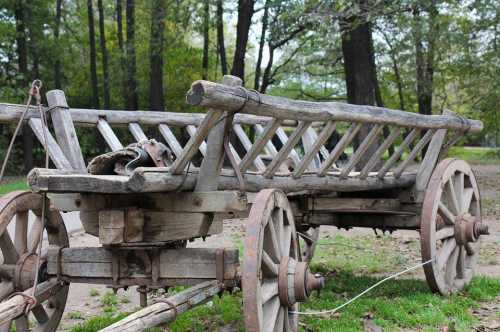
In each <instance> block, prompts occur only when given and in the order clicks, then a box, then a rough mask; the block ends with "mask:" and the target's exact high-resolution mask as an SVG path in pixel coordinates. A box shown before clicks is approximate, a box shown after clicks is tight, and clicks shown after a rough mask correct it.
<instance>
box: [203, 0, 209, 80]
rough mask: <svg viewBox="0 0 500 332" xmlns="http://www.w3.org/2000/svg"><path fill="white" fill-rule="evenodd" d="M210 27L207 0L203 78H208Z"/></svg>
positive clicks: (205, 6)
mask: <svg viewBox="0 0 500 332" xmlns="http://www.w3.org/2000/svg"><path fill="white" fill-rule="evenodd" d="M209 29H210V3H209V0H205V1H204V3H203V60H202V78H203V79H204V80H208V45H209V35H208V33H209Z"/></svg>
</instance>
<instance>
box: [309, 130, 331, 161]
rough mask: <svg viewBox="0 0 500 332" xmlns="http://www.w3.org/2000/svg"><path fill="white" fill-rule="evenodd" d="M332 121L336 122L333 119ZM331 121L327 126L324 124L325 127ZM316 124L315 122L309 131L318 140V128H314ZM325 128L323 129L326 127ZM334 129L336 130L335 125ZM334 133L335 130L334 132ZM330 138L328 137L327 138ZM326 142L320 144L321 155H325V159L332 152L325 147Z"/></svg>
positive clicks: (314, 139)
mask: <svg viewBox="0 0 500 332" xmlns="http://www.w3.org/2000/svg"><path fill="white" fill-rule="evenodd" d="M331 122H332V123H335V122H333V121H331ZM329 123H330V121H328V122H327V123H326V124H325V126H323V127H324V128H325V127H326V126H327V125H328V124H329ZM314 125H315V123H313V125H312V126H311V128H308V129H307V131H308V132H309V134H310V135H311V137H312V138H313V141H315V142H316V140H317V139H318V138H319V137H318V134H317V133H316V130H314V129H313V128H312V127H313V126H314ZM324 128H323V129H324ZM334 130H335V127H334ZM332 134H333V132H332ZM327 139H328V138H327ZM325 143H326V141H325V142H324V143H323V145H321V146H320V148H319V153H320V154H321V156H322V157H323V159H326V158H328V155H329V154H330V152H329V151H328V149H327V148H325V146H324V144H325Z"/></svg>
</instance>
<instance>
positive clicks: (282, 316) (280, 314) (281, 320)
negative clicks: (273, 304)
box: [274, 307, 288, 332]
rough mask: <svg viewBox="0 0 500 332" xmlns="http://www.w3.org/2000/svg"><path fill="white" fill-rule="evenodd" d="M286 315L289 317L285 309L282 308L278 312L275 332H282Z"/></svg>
mask: <svg viewBox="0 0 500 332" xmlns="http://www.w3.org/2000/svg"><path fill="white" fill-rule="evenodd" d="M285 315H288V312H287V309H286V308H284V307H281V308H280V310H279V312H278V318H277V319H276V324H275V325H274V331H276V332H278V331H280V332H282V331H283V327H284V325H283V324H284V323H285Z"/></svg>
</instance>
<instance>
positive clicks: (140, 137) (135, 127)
mask: <svg viewBox="0 0 500 332" xmlns="http://www.w3.org/2000/svg"><path fill="white" fill-rule="evenodd" d="M128 130H129V131H130V133H131V134H132V136H134V139H135V140H136V141H137V142H140V141H147V140H148V137H147V136H146V134H145V133H144V131H143V130H142V128H141V125H140V124H138V123H137V122H131V123H129V124H128Z"/></svg>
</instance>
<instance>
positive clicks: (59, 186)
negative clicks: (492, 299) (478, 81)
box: [0, 76, 487, 331]
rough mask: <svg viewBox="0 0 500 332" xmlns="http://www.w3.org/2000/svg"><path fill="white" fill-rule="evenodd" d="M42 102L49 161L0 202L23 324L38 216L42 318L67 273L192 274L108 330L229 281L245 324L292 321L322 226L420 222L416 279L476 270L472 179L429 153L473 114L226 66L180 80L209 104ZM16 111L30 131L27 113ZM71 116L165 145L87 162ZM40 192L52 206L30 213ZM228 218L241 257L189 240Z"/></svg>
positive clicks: (90, 276) (158, 283) (167, 282)
mask: <svg viewBox="0 0 500 332" xmlns="http://www.w3.org/2000/svg"><path fill="white" fill-rule="evenodd" d="M47 100H48V106H49V107H48V108H47V112H48V113H49V114H50V117H51V122H52V126H51V127H52V131H53V133H54V134H55V137H52V134H50V133H49V137H48V150H49V154H50V158H51V160H52V163H53V164H54V166H55V167H56V169H40V168H39V169H34V170H33V171H32V172H31V173H30V174H29V176H28V182H29V185H30V187H31V189H32V191H31V192H15V193H11V194H8V195H6V196H4V197H3V198H2V199H1V201H0V234H2V236H0V248H1V252H2V256H3V259H2V261H1V262H2V265H1V266H0V272H1V273H0V278H1V283H0V300H4V302H3V304H0V305H3V306H4V308H5V306H6V305H7V304H8V305H10V308H11V309H12V312H13V313H12V314H11V315H10V316H8V318H10V319H12V318H13V317H15V319H14V321H15V324H16V327H17V331H25V330H28V319H27V317H28V316H27V315H26V314H24V313H23V312H22V310H23V309H24V308H25V307H24V304H25V302H26V300H25V297H23V296H19V295H18V296H13V297H12V293H14V292H22V291H24V293H26V294H27V293H28V292H29V289H30V287H32V285H33V270H34V262H36V260H35V258H36V254H35V253H34V249H33V248H35V247H36V246H37V241H36V238H37V237H36V234H39V232H40V230H42V229H45V231H46V233H47V239H48V243H49V246H48V252H47V254H46V255H44V257H43V259H42V264H43V266H42V267H41V269H40V271H41V272H40V284H39V285H38V287H37V288H36V299H37V303H36V305H34V306H31V307H30V308H29V309H30V313H29V314H30V315H31V314H32V315H33V316H32V317H34V320H35V321H36V328H37V330H40V331H54V330H55V329H56V328H57V325H58V323H59V321H60V319H61V316H62V314H63V310H64V306H65V302H66V297H67V294H68V286H69V283H91V284H106V285H111V286H112V287H115V288H117V289H118V288H121V287H128V286H139V290H141V291H142V292H143V294H144V295H143V302H145V299H146V297H145V293H146V292H148V291H150V290H153V289H157V288H165V287H169V286H175V285H184V286H193V285H194V286H193V287H192V288H188V289H187V290H186V291H184V292H182V293H181V294H179V295H177V296H176V297H174V298H170V299H168V300H164V301H160V302H158V303H156V304H153V305H151V306H149V307H147V308H146V309H143V310H141V311H139V312H138V313H136V314H133V315H132V316H129V317H128V318H126V319H125V320H124V321H122V322H119V323H117V324H115V325H113V326H112V327H109V328H108V329H107V330H108V331H118V330H125V331H137V330H142V329H144V328H146V327H147V326H152V325H155V324H158V323H161V322H166V321H169V320H171V319H173V318H175V316H176V315H177V314H179V313H181V312H183V311H185V310H187V309H189V308H190V307H192V306H194V305H196V304H198V303H202V302H204V301H206V300H207V299H208V298H210V296H212V295H214V294H216V293H218V292H220V291H222V290H223V289H229V288H232V287H236V286H237V287H241V288H242V291H243V305H244V310H243V312H244V321H245V327H246V329H247V331H268V330H269V331H271V330H273V331H278V330H279V331H294V330H295V329H296V328H297V324H298V319H297V315H295V314H293V311H296V310H297V309H298V303H299V302H303V301H306V300H307V298H308V296H309V294H310V293H311V291H312V290H314V289H319V288H321V287H322V286H323V280H322V278H321V277H320V276H317V275H313V274H311V272H310V271H309V268H308V263H309V261H310V260H311V258H312V256H313V253H314V248H315V245H316V241H317V240H318V234H319V226H320V225H327V226H336V227H342V228H351V227H370V228H377V229H382V230H384V231H385V230H388V231H393V230H397V229H408V230H416V231H420V235H421V253H422V260H423V261H428V260H432V262H431V263H429V264H427V265H425V266H424V270H425V275H426V278H427V282H428V284H429V286H430V288H431V289H432V290H433V291H436V292H440V293H442V294H449V293H451V292H455V291H458V290H460V289H461V288H462V287H463V286H464V285H465V284H467V283H468V282H469V281H470V279H471V277H472V275H473V269H474V264H475V260H476V258H477V255H478V252H479V250H478V246H479V241H478V238H479V236H480V235H481V234H486V233H487V228H486V227H485V226H484V225H482V223H481V208H480V197H479V189H478V186H477V183H476V180H475V177H474V174H473V172H472V170H471V168H470V166H469V165H467V163H466V162H464V161H461V160H457V159H443V160H441V159H442V158H443V157H444V156H445V155H446V151H447V148H448V147H449V146H450V145H452V144H453V143H454V142H455V141H456V140H457V139H458V138H460V137H461V136H463V135H464V134H466V133H468V132H470V133H476V132H479V131H480V130H481V129H482V123H481V122H480V121H475V120H470V119H465V118H463V117H461V116H459V115H456V114H453V113H451V112H445V113H444V114H443V115H430V116H424V115H420V114H414V113H407V112H402V111H395V110H388V109H385V108H380V107H372V106H357V105H349V104H343V103H335V102H324V103H316V102H306V101H295V100H289V99H285V98H280V97H273V96H268V95H263V94H259V93H257V92H255V91H252V90H247V89H245V88H243V87H241V80H239V79H238V78H235V77H232V76H225V77H224V80H223V82H222V84H218V83H213V82H208V81H197V82H194V83H193V85H192V87H191V89H190V91H189V92H188V94H187V102H188V103H189V104H191V105H198V106H201V107H203V108H204V109H205V110H206V113H195V114H193V113H190V114H182V113H169V112H142V111H134V112H131V111H108V110H89V109H70V108H69V107H68V105H67V103H66V100H65V97H64V93H63V92H62V91H60V90H54V91H50V92H48V93H47ZM22 109H23V107H22V106H20V105H6V104H0V121H2V122H16V121H18V119H19V118H20V115H21V113H22ZM26 122H27V124H28V125H29V126H30V127H31V129H32V130H33V132H34V133H35V134H36V136H37V137H38V139H39V140H40V141H42V139H43V126H42V122H41V120H40V119H39V117H37V114H36V112H35V111H33V112H31V111H30V113H29V114H28V116H27V120H26ZM75 127H77V129H78V130H76V129H75ZM82 127H91V128H97V131H96V133H97V132H98V133H100V135H102V137H103V138H104V140H105V142H106V143H107V145H108V147H109V149H110V150H112V151H120V150H121V149H123V147H124V145H123V143H122V141H120V139H119V138H118V136H117V134H115V132H117V133H118V132H120V133H121V134H123V133H124V132H125V131H126V130H127V128H128V130H129V132H130V134H132V136H133V138H134V139H135V140H136V141H137V142H145V141H147V137H146V134H145V133H144V131H143V129H142V128H148V131H147V132H154V130H158V132H159V133H160V134H161V136H162V139H163V140H164V142H165V143H166V145H167V146H168V148H169V149H170V150H171V152H172V154H173V158H172V160H171V162H170V163H168V165H165V166H162V167H137V168H135V169H133V170H132V171H131V172H130V174H127V175H116V174H115V175H113V174H100V175H95V174H89V173H88V172H87V167H86V163H85V161H84V158H83V156H82V153H81V150H80V144H79V140H78V135H77V132H78V131H79V130H81V129H79V128H82ZM112 127H114V128H115V131H113V129H112ZM118 127H124V129H119V128H118ZM88 130H91V129H88ZM122 136H123V135H122ZM155 151H156V150H154V149H153V151H152V152H151V151H149V153H150V156H153V157H154V154H155ZM424 151H425V153H424ZM156 152H157V151H156ZM422 154H423V155H424V156H423V157H421V156H422ZM224 155H225V156H226V157H224ZM418 160H420V162H418ZM43 194H46V195H47V197H48V201H49V202H50V213H49V214H48V216H47V218H46V220H44V221H43V222H42V221H41V220H40V213H41V212H40V211H41V208H42V204H43V199H42V197H43ZM69 211H80V219H81V221H82V223H83V226H84V228H85V231H86V232H87V233H89V234H92V235H95V236H98V237H99V239H100V242H101V244H102V246H101V247H96V248H87V247H85V248H71V247H69V245H68V236H67V234H66V229H65V225H64V223H63V219H62V217H61V215H63V214H64V213H65V212H69ZM30 213H33V215H34V216H35V217H36V218H34V219H35V221H34V222H28V215H29V214H30ZM14 216H15V218H14ZM232 218H248V219H247V221H246V235H245V240H244V253H243V264H242V267H241V269H240V267H239V262H238V256H239V255H238V251H237V250H235V249H224V248H221V249H200V248H187V247H186V242H187V241H188V240H191V239H195V238H199V237H206V236H209V235H212V234H217V233H221V232H222V228H223V220H227V219H232ZM9 223H10V224H14V225H13V226H9V225H8V224H9ZM8 226H9V227H8ZM28 226H30V227H28ZM28 228H31V230H29V229H28ZM8 229H10V230H11V232H9V231H8ZM9 234H10V235H9ZM9 298H10V299H9ZM6 299H9V300H7V301H5V300H6ZM14 300H15V301H14ZM16 301H17V302H16ZM143 304H145V303H143ZM16 310H17V311H16ZM0 311H1V310H0ZM4 316H5V315H4ZM1 317H2V316H1V314H0V322H1ZM10 324H11V322H10V321H9V322H8V323H7V324H5V325H3V327H2V328H3V329H2V328H0V330H2V331H7V328H8V326H10Z"/></svg>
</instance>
